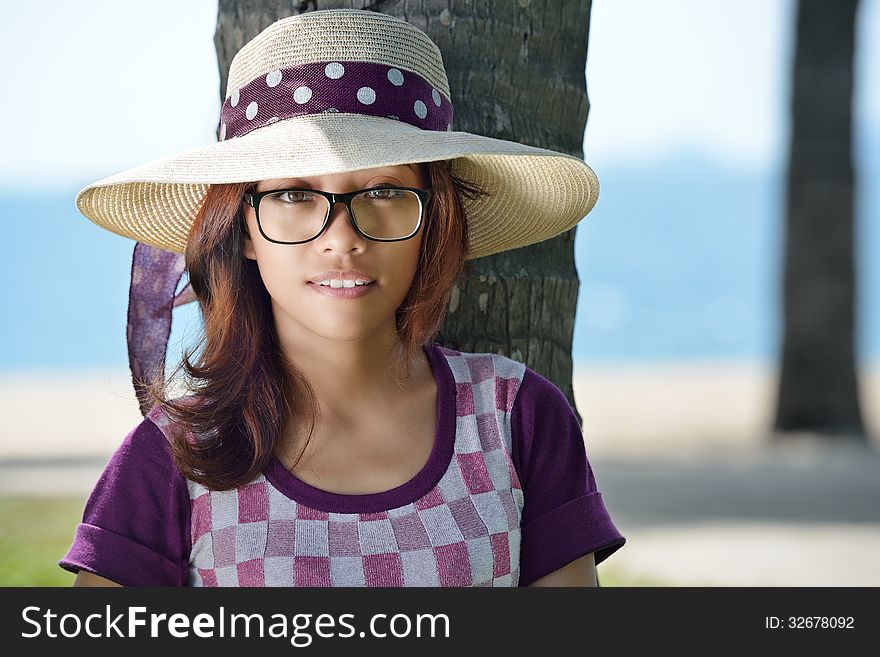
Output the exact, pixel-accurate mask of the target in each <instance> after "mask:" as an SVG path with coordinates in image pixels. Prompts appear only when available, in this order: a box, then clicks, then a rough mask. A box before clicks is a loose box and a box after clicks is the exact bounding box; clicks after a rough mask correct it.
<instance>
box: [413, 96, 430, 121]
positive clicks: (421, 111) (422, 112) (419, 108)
mask: <svg viewBox="0 0 880 657" xmlns="http://www.w3.org/2000/svg"><path fill="white" fill-rule="evenodd" d="M413 109H414V110H415V112H416V116H417V117H419V118H420V119H423V118H425V117H426V116H428V108H427V107H426V106H425V104H424V103H423V102H422V101H420V100H417V101H416V102H415V104H414V105H413Z"/></svg>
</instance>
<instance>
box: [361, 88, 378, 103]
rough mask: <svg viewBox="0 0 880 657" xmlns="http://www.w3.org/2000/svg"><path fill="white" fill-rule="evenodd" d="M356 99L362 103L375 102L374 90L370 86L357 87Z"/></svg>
mask: <svg viewBox="0 0 880 657" xmlns="http://www.w3.org/2000/svg"><path fill="white" fill-rule="evenodd" d="M358 100H359V101H361V102H362V103H363V104H364V105H372V104H373V103H375V102H376V92H375V91H373V90H372V89H371V88H370V87H361V88H360V89H358Z"/></svg>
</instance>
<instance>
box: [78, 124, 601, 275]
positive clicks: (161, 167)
mask: <svg viewBox="0 0 880 657" xmlns="http://www.w3.org/2000/svg"><path fill="white" fill-rule="evenodd" d="M435 160H451V167H452V172H453V173H454V174H455V175H457V176H459V177H461V178H463V179H465V180H468V181H471V182H474V183H476V184H477V185H479V186H480V187H482V188H483V189H484V190H486V191H487V192H488V195H487V196H485V197H480V198H478V199H475V200H473V201H469V200H467V199H463V202H464V204H465V208H466V213H467V220H468V228H469V241H470V249H469V251H468V253H467V256H466V257H467V258H468V259H473V258H479V257H483V256H487V255H491V254H494V253H499V252H501V251H506V250H509V249H515V248H519V247H523V246H527V245H529V244H535V243H537V242H541V241H544V240H546V239H549V238H551V237H554V236H556V235H559V234H561V233H563V232H565V231H567V230H569V229H570V228H572V227H573V226H574V225H576V224H577V223H578V222H579V221H581V219H583V218H584V217H585V216H586V215H587V214H588V213H589V212H590V210H592V209H593V206H594V205H595V204H596V200H597V199H598V195H599V181H598V179H597V178H596V174H595V173H594V172H593V170H592V169H591V168H590V167H589V166H588V165H587V164H586V163H585V162H584V161H583V160H581V159H579V158H576V157H573V156H570V155H567V154H564V153H559V152H556V151H551V150H547V149H543V148H537V147H533V146H527V145H524V144H519V143H516V142H512V141H506V140H502V139H495V138H492V137H485V136H482V135H476V134H472V133H468V132H459V131H434V130H423V129H421V128H418V127H415V126H413V125H410V124H409V123H405V122H403V121H397V120H394V119H390V118H383V117H376V116H367V115H363V114H348V113H326V114H314V115H306V116H297V117H292V118H289V119H285V120H282V121H277V122H275V123H272V124H270V125H265V126H263V127H261V128H259V129H257V130H253V131H251V132H249V133H247V134H245V135H243V136H241V137H236V138H232V139H227V140H225V141H220V142H217V143H214V144H210V145H208V146H203V147H199V148H194V149H191V150H187V151H184V152H181V153H178V154H176V155H172V156H169V157H166V158H162V159H160V160H155V161H152V162H148V163H147V164H143V165H141V166H138V167H135V168H132V169H128V170H126V171H122V172H120V173H118V174H116V175H113V176H110V177H109V178H104V179H102V180H99V181H97V182H94V183H92V184H91V185H88V186H87V187H85V188H84V189H82V190H81V191H80V192H79V193H78V194H77V196H76V205H77V207H78V208H79V210H80V211H81V212H82V213H83V214H84V215H85V216H86V217H88V218H89V219H90V220H91V221H92V222H94V223H95V224H97V225H99V226H101V227H102V228H106V229H107V230H110V231H112V232H114V233H117V234H119V235H122V236H124V237H128V238H131V239H133V240H136V241H138V242H142V243H144V244H149V245H150V246H154V247H157V248H160V249H164V250H166V251H171V252H175V253H183V252H184V250H185V248H186V242H187V237H188V235H189V232H190V228H191V227H192V224H193V221H194V219H195V217H196V214H197V212H198V210H199V208H200V206H201V204H202V202H203V200H204V196H205V193H206V191H207V190H208V187H209V185H212V184H217V183H241V182H255V181H259V180H267V179H273V178H292V177H310V176H319V175H327V174H336V173H344V172H349V171H355V170H360V169H370V168H374V167H381V166H393V165H398V164H407V163H415V162H429V161H435Z"/></svg>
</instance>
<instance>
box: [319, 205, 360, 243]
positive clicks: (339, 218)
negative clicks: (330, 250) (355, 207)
mask: <svg viewBox="0 0 880 657" xmlns="http://www.w3.org/2000/svg"><path fill="white" fill-rule="evenodd" d="M353 223H354V220H353V217H351V215H350V214H349V211H348V207H347V206H346V205H345V203H342V202H341V201H337V202H336V203H334V204H333V206H332V207H331V208H330V216H329V217H328V219H327V227H326V228H325V229H324V234H323V235H322V236H321V237H322V238H325V239H327V238H332V239H334V240H336V239H345V240H349V241H351V240H355V241H361V240H363V237H362V236H361V234H360V233H358V232H357V230H355V227H354V225H353Z"/></svg>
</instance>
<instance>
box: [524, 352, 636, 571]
mask: <svg viewBox="0 0 880 657" xmlns="http://www.w3.org/2000/svg"><path fill="white" fill-rule="evenodd" d="M511 439H512V460H513V463H514V467H515V468H516V471H517V474H518V476H519V478H520V483H521V484H522V489H523V511H522V519H521V525H520V526H521V540H520V576H519V585H520V586H528V585H529V584H531V583H532V582H534V581H535V580H536V579H539V578H540V577H543V576H544V575H547V574H549V573H552V572H554V571H556V570H558V569H560V568H562V567H563V566H565V565H566V564H568V563H570V562H572V561H574V560H575V559H577V558H579V557H582V556H584V555H586V554H589V553H591V552H594V553H595V554H594V558H595V562H596V564H599V563H601V562H602V561H604V560H605V559H607V558H608V557H609V556H611V555H612V554H613V553H614V552H615V551H617V550H618V549H620V548H621V547H622V546H623V544H624V543H625V542H626V539H625V538H624V537H623V536H622V535H621V534H620V532H619V531H618V530H617V528H616V527H615V526H614V522H613V521H612V518H611V515H610V514H609V513H608V510H607V509H606V508H605V502H604V501H603V499H602V493H601V492H600V491H599V490H598V488H597V486H596V479H595V477H594V476H593V470H592V467H591V466H590V462H589V460H588V459H587V452H586V447H585V445H584V438H583V433H582V432H581V428H580V425H579V424H578V420H577V416H576V415H575V414H574V411H573V410H572V408H571V406H570V405H569V403H568V399H566V397H565V395H564V394H563V393H562V391H561V390H559V388H557V387H556V385H554V384H553V383H552V382H551V381H548V380H547V379H545V378H544V377H543V376H541V375H540V374H538V373H537V372H535V371H533V370H532V369H530V368H528V367H527V368H526V370H525V374H524V376H523V380H522V383H521V384H520V388H519V391H518V392H517V396H516V399H515V401H514V405H513V408H512V410H511Z"/></svg>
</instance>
